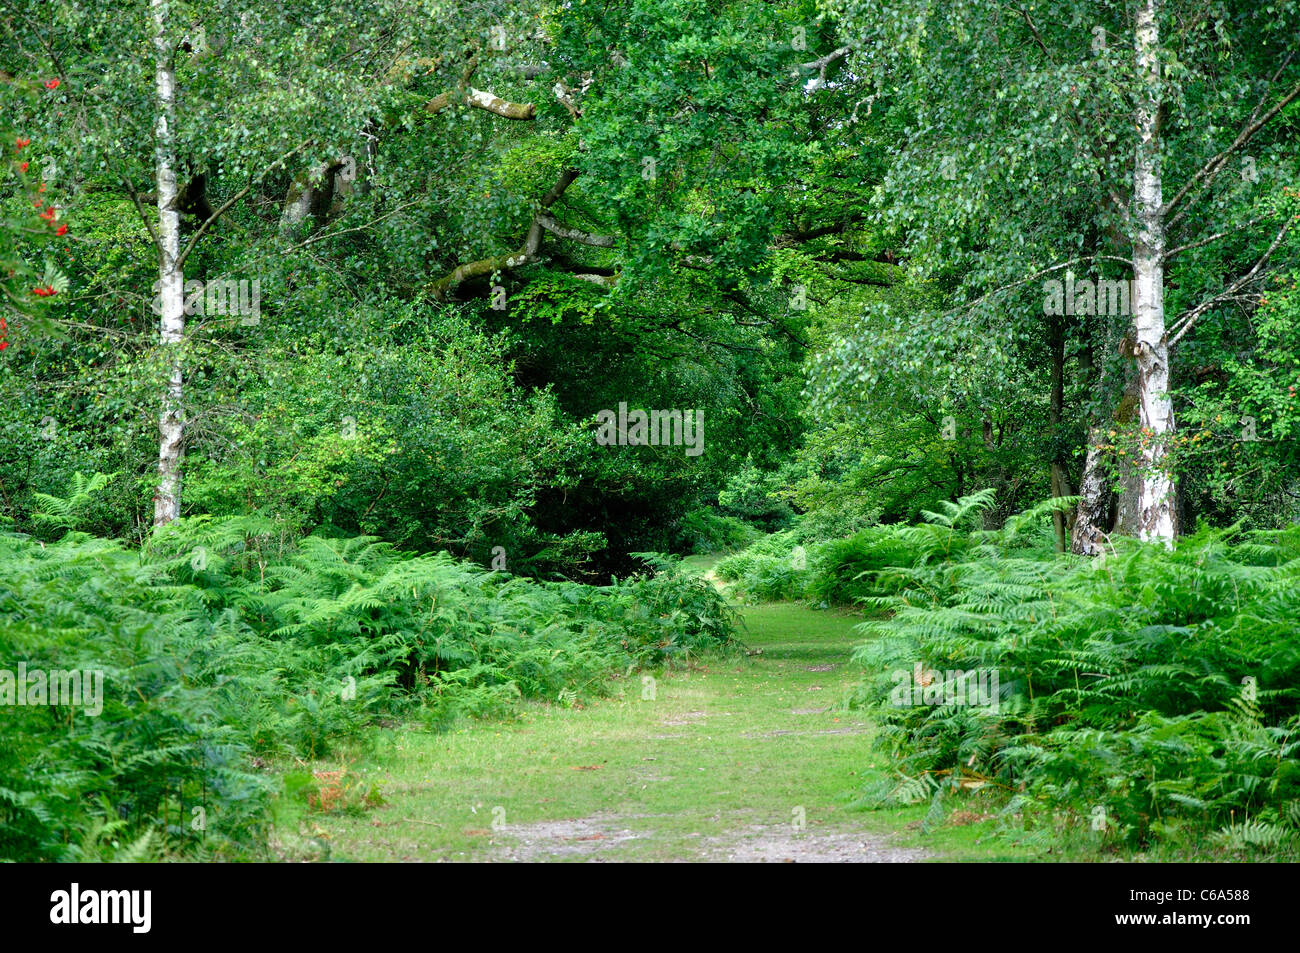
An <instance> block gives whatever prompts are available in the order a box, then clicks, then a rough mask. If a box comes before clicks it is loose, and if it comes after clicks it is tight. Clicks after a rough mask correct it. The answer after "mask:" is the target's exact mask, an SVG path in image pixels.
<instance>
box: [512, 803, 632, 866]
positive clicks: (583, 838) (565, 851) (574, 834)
mask: <svg viewBox="0 0 1300 953" xmlns="http://www.w3.org/2000/svg"><path fill="white" fill-rule="evenodd" d="M620 820H621V819H620V818H619V817H618V816H617V815H614V814H595V815H592V816H591V817H580V818H576V819H574V820H567V821H539V822H537V823H535V824H512V825H511V826H509V827H507V828H505V829H503V830H502V831H501V834H502V836H503V837H504V838H506V839H509V840H511V841H513V842H514V843H511V844H504V845H502V846H501V847H500V853H499V855H498V857H497V858H496V859H499V860H520V861H536V860H554V859H556V858H582V859H585V860H594V859H596V855H597V854H600V853H603V852H606V851H609V850H610V849H612V848H615V847H618V846H620V845H623V844H626V843H627V842H628V841H633V840H636V839H637V838H639V837H648V836H650V835H649V834H646V833H644V832H640V833H638V832H637V831H633V830H630V829H629V828H627V827H624V826H622V825H621V824H620V823H619V822H620Z"/></svg>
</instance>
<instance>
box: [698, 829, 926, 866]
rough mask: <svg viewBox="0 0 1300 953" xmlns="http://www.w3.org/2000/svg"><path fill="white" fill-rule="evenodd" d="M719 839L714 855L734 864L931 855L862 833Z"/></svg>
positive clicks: (756, 833) (745, 834)
mask: <svg viewBox="0 0 1300 953" xmlns="http://www.w3.org/2000/svg"><path fill="white" fill-rule="evenodd" d="M732 837H733V838H735V839H734V840H730V839H728V838H720V839H719V841H720V842H719V843H718V844H717V845H716V848H715V849H716V850H717V856H715V857H712V858H709V859H711V860H725V861H729V862H731V863H737V864H756V863H757V864H764V863H766V864H795V863H797V864H910V863H915V862H916V861H918V860H923V859H925V858H926V857H929V856H931V855H930V853H929V851H925V850H921V849H919V848H915V847H893V846H891V845H890V844H889V843H888V841H887V840H886V839H885V838H883V837H877V836H875V835H872V834H868V833H866V832H865V831H810V830H802V831H795V830H794V829H793V828H792V827H789V826H785V825H782V826H780V827H748V828H745V829H743V830H741V831H737V832H734V833H733V835H732Z"/></svg>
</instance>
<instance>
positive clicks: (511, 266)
mask: <svg viewBox="0 0 1300 953" xmlns="http://www.w3.org/2000/svg"><path fill="white" fill-rule="evenodd" d="M1297 35H1300V0H1275V2H1272V3H1270V4H1268V5H1259V4H1253V3H1247V2H1245V0H1216V2H1213V3H1209V2H1204V0H1126V2H1123V3H1121V2H1118V0H1103V2H1094V3H1084V2H1081V0H1068V2H1061V3H1058V4H1054V5H1052V6H1051V8H1050V10H1049V9H1045V8H1041V7H1035V6H1028V7H1024V6H1014V7H1009V6H1007V5H1006V4H1004V3H1001V2H996V0H968V2H963V3H960V4H935V3H932V2H931V0H894V2H891V3H890V4H888V5H885V6H883V7H882V6H881V5H880V4H874V3H872V4H868V3H864V2H861V0H777V2H758V0H620V2H618V3H613V4H609V3H588V2H578V3H571V2H554V0H523V2H511V3H506V2H504V0H483V2H473V3H468V2H445V0H384V2H379V3H371V4H360V5H354V6H353V7H349V8H348V9H347V10H346V11H341V10H340V9H339V7H338V5H337V4H332V3H328V2H325V0H301V2H295V3H293V4H282V3H270V2H267V0H254V2H251V3H247V4H232V3H230V2H228V0H192V2H187V3H184V4H177V3H157V2H154V3H149V2H145V0H106V2H103V3H97V4H95V5H93V6H88V5H86V4H84V3H78V2H71V0H57V2H53V3H51V2H47V0H39V2H38V0H8V2H6V3H4V4H0V435H2V436H3V440H0V530H2V531H3V535H2V536H0V564H2V565H3V566H4V567H5V572H4V574H3V577H0V672H12V671H16V669H17V666H18V665H19V663H22V664H23V665H27V666H30V667H31V668H32V669H41V670H45V669H51V668H58V669H68V670H71V669H83V668H84V669H86V670H95V671H102V672H103V673H104V675H105V691H106V693H107V694H106V696H105V701H104V711H103V714H102V715H99V716H95V717H93V718H92V717H87V716H85V715H83V714H81V713H75V712H72V711H70V710H65V709H64V708H61V707H59V706H46V707H37V706H25V705H13V706H9V705H5V706H4V710H3V711H0V718H2V719H3V721H2V722H0V732H3V734H2V736H0V742H2V743H0V811H2V812H3V816H2V817H0V820H3V827H2V829H0V859H7V858H9V857H11V856H12V857H23V858H100V857H112V856H119V854H118V853H117V852H118V851H121V854H120V856H124V857H134V856H159V855H170V854H188V855H198V856H221V857H228V856H243V855H246V854H248V853H250V852H251V853H253V854H256V853H258V852H264V851H265V850H267V849H268V848H267V844H268V842H269V841H268V837H267V833H266V831H267V823H268V821H267V819H268V816H269V815H268V810H269V805H271V804H273V803H275V801H276V798H277V797H279V799H280V800H281V801H287V800H291V799H293V798H295V797H298V795H299V794H301V795H303V796H304V797H310V796H311V792H310V790H308V789H307V788H309V787H310V782H309V781H308V782H304V783H306V784H307V788H303V787H302V785H301V784H300V783H299V781H298V780H294V778H293V777H292V775H289V776H286V775H284V772H283V770H282V769H283V768H284V766H285V765H286V764H288V763H290V762H291V761H292V759H295V758H308V757H311V756H314V755H319V754H320V753H321V752H324V751H326V750H329V748H330V746H331V745H332V744H337V743H338V742H339V741H340V740H341V739H345V738H347V739H355V738H357V737H358V736H359V732H360V729H362V728H363V727H364V726H367V725H370V724H373V723H375V722H376V721H379V720H385V721H387V720H390V719H391V720H393V721H402V720H406V719H410V720H414V721H423V722H426V723H427V724H429V725H431V726H435V727H445V726H446V725H447V724H450V723H451V722H452V721H453V720H454V719H456V718H459V717H461V716H480V715H501V714H504V713H509V712H510V711H512V710H513V709H514V706H515V705H517V704H518V703H519V700H521V699H546V700H549V701H551V702H555V703H563V704H574V703H580V700H581V699H582V698H583V697H585V696H586V695H589V694H595V693H600V692H602V691H608V690H611V685H615V686H616V685H617V683H616V682H613V683H612V682H611V681H610V680H611V679H612V678H615V677H617V676H619V674H620V673H627V672H629V670H630V669H633V668H635V667H638V666H639V667H643V668H644V667H656V666H661V665H666V664H677V663H678V660H679V659H682V660H684V659H688V658H690V657H692V656H694V655H695V654H697V653H699V652H702V651H712V650H717V649H720V648H724V647H726V646H728V645H729V644H730V643H731V641H732V634H731V633H732V627H731V615H730V612H731V610H730V609H729V608H728V607H727V605H726V604H725V603H724V602H723V601H722V600H721V598H720V597H719V596H718V595H717V593H716V592H715V590H714V588H712V587H711V585H710V584H708V583H706V582H704V581H702V580H701V579H698V578H696V577H695V576H693V575H692V574H691V573H690V572H687V571H686V570H684V569H682V567H681V565H680V564H678V563H676V562H675V561H674V557H677V556H685V555H687V554H694V555H697V556H700V555H708V554H715V553H716V554H720V556H721V557H722V558H721V559H720V561H719V562H718V563H717V566H716V577H717V579H719V580H721V581H723V582H725V583H727V584H728V593H729V595H730V596H733V597H740V598H742V599H750V600H762V599H799V600H806V601H808V602H809V603H811V604H812V605H815V606H818V607H838V608H841V609H842V608H844V607H851V608H854V609H864V610H865V611H866V612H867V614H868V617H867V622H866V625H865V626H864V628H863V629H862V633H863V637H864V639H866V643H865V644H864V646H863V647H862V648H861V650H860V651H859V654H858V660H859V662H860V663H861V664H862V665H863V666H864V674H865V678H866V681H865V682H864V686H863V689H862V697H861V700H862V701H863V702H864V703H866V704H869V705H872V706H873V707H874V710H876V711H877V713H878V715H879V717H880V719H881V722H882V724H883V725H884V729H885V730H884V732H883V734H882V736H881V737H882V740H883V743H884V744H885V745H886V746H887V747H888V748H889V750H890V751H891V752H892V753H893V754H894V755H895V756H896V757H897V759H898V762H897V763H898V769H899V772H900V781H899V783H898V784H897V785H896V786H895V787H894V788H892V789H891V790H890V791H884V792H880V791H876V792H871V793H870V797H871V798H872V799H875V800H880V799H881V798H888V797H894V798H898V797H903V798H911V799H915V798H918V797H922V796H924V797H928V798H930V799H931V800H932V802H933V804H934V805H935V808H934V811H935V816H936V817H938V816H939V815H940V814H941V813H942V811H943V810H946V805H948V804H949V802H950V800H951V799H952V798H954V797H955V796H957V795H958V793H959V792H961V791H965V792H967V793H970V792H977V793H976V796H977V797H980V798H991V797H993V795H992V793H991V792H993V791H998V792H1001V793H1002V795H1003V799H1002V800H1001V801H1000V802H999V803H998V805H997V807H998V810H1000V811H1004V812H1005V816H1006V818H1007V819H1008V824H1009V825H1010V826H1011V827H1014V828H1016V829H1018V830H1024V829H1026V828H1029V827H1031V826H1032V825H1035V824H1039V823H1040V822H1045V823H1046V822H1051V823H1048V824H1047V826H1048V827H1052V829H1054V830H1056V829H1057V828H1064V829H1069V830H1073V829H1074V828H1076V827H1078V828H1080V833H1081V834H1083V835H1084V836H1087V834H1088V832H1093V828H1092V827H1091V826H1089V825H1091V824H1092V820H1091V819H1093V818H1096V817H1097V816H1103V817H1104V823H1103V824H1102V826H1101V828H1100V829H1099V832H1100V833H1102V834H1103V835H1104V838H1103V842H1104V843H1105V844H1107V845H1110V844H1115V843H1120V842H1122V843H1123V844H1124V845H1125V846H1126V847H1128V848H1133V849H1136V848H1146V847H1148V846H1150V845H1153V844H1160V843H1164V842H1165V841H1167V840H1173V841H1177V842H1179V843H1183V844H1187V843H1192V842H1193V840H1194V838H1196V837H1199V836H1200V835H1201V834H1203V833H1206V832H1209V833H1211V834H1214V835H1215V836H1216V837H1219V838H1221V839H1222V841H1223V843H1224V844H1225V845H1228V846H1229V847H1230V848H1231V849H1238V848H1244V847H1252V849H1260V850H1278V849H1281V848H1282V847H1283V846H1285V845H1287V844H1292V845H1293V844H1294V840H1295V838H1294V829H1295V826H1296V822H1297V813H1296V812H1297V809H1296V806H1295V805H1296V804H1297V803H1300V802H1298V801H1297V795H1296V792H1295V784H1296V778H1295V775H1294V772H1293V771H1292V766H1293V765H1294V763H1295V752H1294V747H1293V745H1294V742H1293V740H1292V738H1293V736H1294V731H1295V729H1296V727H1297V723H1296V717H1297V713H1296V709H1295V705H1294V694H1293V692H1294V689H1293V688H1291V687H1290V683H1289V681H1288V680H1289V679H1291V678H1292V676H1293V675H1294V674H1295V671H1294V669H1295V650H1294V649H1293V648H1291V647H1290V645H1289V642H1288V636H1287V634H1286V626H1287V625H1288V624H1289V622H1288V620H1293V619H1294V618H1295V610H1296V608H1297V607H1296V605H1295V604H1294V599H1293V597H1292V596H1291V594H1290V593H1291V591H1292V590H1294V589H1295V588H1296V587H1295V582H1296V580H1295V565H1296V559H1297V553H1296V551H1295V549H1296V545H1297V543H1296V537H1295V535H1294V534H1295V525H1296V523H1297V520H1300V506H1298V505H1297V501H1298V500H1300V441H1298V440H1297V435H1298V434H1300V401H1298V400H1297V388H1300V294H1298V293H1297V282H1298V281H1300V229H1297V228H1296V223H1297V222H1300V178H1298V176H1300V150H1297V142H1298V141H1300V60H1298V59H1297V58H1296V57H1295V55H1294V52H1295V51H1294V46H1295V38H1296V36H1297ZM1053 282H1057V283H1058V284H1061V286H1062V287H1063V288H1064V287H1068V288H1070V289H1072V290H1071V291H1070V293H1069V300H1068V301H1058V302H1057V305H1054V304H1053V303H1052V301H1053V294H1052V293H1051V290H1050V289H1051V285H1052V283H1053ZM1099 283H1103V284H1105V285H1109V286H1111V289H1110V292H1108V293H1113V294H1112V297H1113V304H1114V307H1110V306H1109V305H1107V306H1102V304H1103V303H1104V302H1110V301H1112V298H1110V297H1105V296H1104V295H1103V296H1101V297H1099V293H1098V292H1096V291H1095V289H1096V288H1097V287H1101V286H1102V285H1100V284H1099ZM1076 287H1078V288H1084V289H1086V290H1085V291H1084V292H1081V296H1080V297H1076V296H1075V294H1074V292H1073V289H1074V288H1076ZM1089 295H1091V297H1089ZM1058 297H1059V295H1058ZM1058 305H1059V306H1058ZM637 415H646V417H647V419H648V420H649V421H650V424H649V432H650V437H646V435H645V433H644V432H642V434H641V437H643V438H645V439H638V438H637V437H636V427H637V424H636V423H635V422H630V421H634V419H635V417H636V416H637ZM656 421H657V422H656ZM615 423H616V428H615V429H616V430H617V434H616V436H617V438H618V439H616V440H612V441H611V440H609V439H606V438H607V437H608V436H609V435H610V431H609V428H610V427H613V426H614V425H615ZM688 424H690V425H691V426H690V427H689V428H688V426H687V425H688ZM651 438H653V439H651ZM83 474H95V476H93V477H86V476H84V475H83ZM1132 537H1138V538H1141V539H1145V540H1149V541H1152V542H1151V544H1150V545H1145V546H1140V545H1137V544H1136V543H1135V542H1134V540H1133V539H1132ZM662 554H669V555H667V556H665V555H662ZM917 665H919V666H921V669H920V670H922V671H923V670H926V667H927V666H931V665H932V666H934V667H935V669H939V668H940V667H942V668H944V669H945V670H946V669H947V668H948V667H950V666H951V667H960V668H961V669H962V670H966V669H991V670H995V671H997V672H998V673H999V675H1000V679H1001V680H1000V695H999V702H998V710H997V711H996V712H988V711H985V710H983V709H978V708H971V707H964V708H961V709H960V710H950V708H949V707H946V706H944V705H937V706H935V705H919V706H914V707H906V708H899V707H897V706H892V705H890V704H889V701H888V699H889V683H888V681H887V679H888V678H889V677H891V675H892V673H893V672H895V671H902V670H905V671H912V670H914V666H917ZM1243 679H1247V680H1249V681H1248V682H1247V683H1246V684H1243V682H1242V680H1243ZM1247 686H1248V687H1249V690H1248V691H1247ZM927 687H928V686H927ZM1247 696H1249V697H1247ZM286 778H287V779H286ZM295 792H296V793H295ZM204 806H206V810H207V813H208V814H209V815H210V816H209V819H208V823H207V825H206V828H202V829H200V828H193V827H191V826H189V825H190V820H191V819H190V818H189V817H188V815H187V812H189V811H190V810H191V809H192V808H194V807H204ZM1094 810H1100V811H1101V812H1102V815H1096V814H1094V813H1092V812H1094ZM1058 816H1059V817H1058ZM1060 818H1064V819H1065V820H1064V821H1062V823H1061V824H1056V821H1055V820H1054V819H1057V820H1059V819H1060ZM1053 824H1055V827H1053ZM1084 827H1086V830H1084V829H1083V828H1084ZM1037 829H1038V828H1035V830H1037ZM196 831H198V832H199V833H200V834H202V836H198V837H196V836H193V835H194V834H195V832H196ZM114 845H117V846H114Z"/></svg>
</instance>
